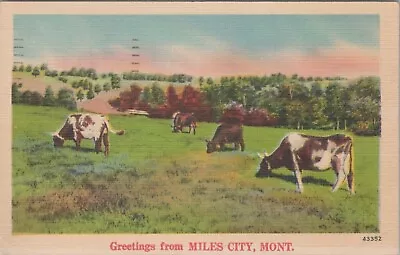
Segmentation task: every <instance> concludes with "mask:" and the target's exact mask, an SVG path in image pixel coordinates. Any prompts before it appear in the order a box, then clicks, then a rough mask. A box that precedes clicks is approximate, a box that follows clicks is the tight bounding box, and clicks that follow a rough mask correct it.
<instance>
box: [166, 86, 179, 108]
mask: <svg viewBox="0 0 400 255" xmlns="http://www.w3.org/2000/svg"><path fill="white" fill-rule="evenodd" d="M167 103H168V106H169V107H171V108H176V107H177V106H178V104H179V98H178V95H177V94H176V90H175V87H174V86H172V85H169V86H168V88H167Z"/></svg>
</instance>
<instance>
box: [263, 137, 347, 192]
mask: <svg viewBox="0 0 400 255" xmlns="http://www.w3.org/2000/svg"><path fill="white" fill-rule="evenodd" d="M259 156H260V157H261V158H262V161H261V163H260V167H259V170H258V171H257V173H256V177H263V176H269V174H270V173H271V170H273V169H276V168H280V167H286V168H288V169H289V170H291V171H293V173H294V175H295V176H296V185H297V191H298V192H300V193H302V192H303V182H302V177H301V173H302V171H303V170H312V171H325V170H328V169H333V170H334V171H335V174H336V182H335V184H334V185H333V187H332V191H333V192H334V191H337V190H338V189H339V187H340V185H341V184H342V183H343V182H344V181H345V179H346V177H347V184H348V189H349V191H350V192H351V193H352V194H353V193H354V169H353V141H352V139H351V137H349V136H346V135H343V134H335V135H331V136H325V137H319V136H310V135H304V134H299V133H291V134H289V135H287V136H285V137H284V138H283V139H282V141H281V143H280V145H279V146H278V148H276V149H275V151H274V152H272V153H271V155H268V154H267V153H265V154H264V155H261V154H259Z"/></svg>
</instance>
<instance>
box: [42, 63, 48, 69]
mask: <svg viewBox="0 0 400 255" xmlns="http://www.w3.org/2000/svg"><path fill="white" fill-rule="evenodd" d="M40 70H42V71H47V70H48V67H47V64H46V63H43V64H42V65H41V66H40Z"/></svg>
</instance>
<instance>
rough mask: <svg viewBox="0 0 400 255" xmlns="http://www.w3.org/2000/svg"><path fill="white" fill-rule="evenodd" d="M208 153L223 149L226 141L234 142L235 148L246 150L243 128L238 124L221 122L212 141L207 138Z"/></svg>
mask: <svg viewBox="0 0 400 255" xmlns="http://www.w3.org/2000/svg"><path fill="white" fill-rule="evenodd" d="M206 142H207V153H212V152H214V151H216V150H218V147H219V150H223V149H224V146H225V144H226V143H234V144H235V150H237V149H239V144H240V148H241V151H244V139H243V128H242V126H241V125H237V124H225V123H224V124H221V125H219V126H218V127H217V130H215V134H214V137H213V138H212V140H211V141H209V140H207V139H206Z"/></svg>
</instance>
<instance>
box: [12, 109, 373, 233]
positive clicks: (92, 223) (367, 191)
mask: <svg viewBox="0 0 400 255" xmlns="http://www.w3.org/2000/svg"><path fill="white" fill-rule="evenodd" d="M68 113H69V112H68V111H67V110H65V109H61V108H46V107H30V106H22V105H14V106H13V123H12V130H13V144H12V157H13V158H12V159H13V163H12V194H13V195H12V226H13V233H14V234H21V233H316V232H319V233H334V232H350V233H353V232H378V231H379V228H378V223H379V221H378V208H379V207H378V205H379V201H378V197H379V196H378V194H379V186H378V183H379V174H378V172H379V171H378V169H379V168H378V167H379V163H378V162H379V156H378V155H379V138H378V137H359V136H355V137H354V143H355V145H354V149H355V183H356V194H355V195H353V196H351V195H350V194H349V193H348V192H347V187H346V184H344V185H343V186H342V188H341V189H340V190H339V191H338V192H336V193H331V191H330V188H331V184H332V182H333V181H334V174H333V172H332V171H327V172H323V173H315V172H310V171H304V172H303V182H304V193H303V194H297V193H295V184H294V177H293V176H292V174H291V172H290V171H288V170H286V169H278V170H276V171H275V174H274V176H273V177H270V178H255V177H254V174H255V171H256V169H257V168H258V164H259V161H260V160H259V158H258V157H257V155H256V153H257V152H263V151H264V150H267V151H268V152H271V151H272V150H273V149H274V148H275V147H276V146H277V145H278V144H279V142H280V140H281V139H282V137H283V136H284V135H285V134H286V133H288V132H289V131H291V130H288V129H278V128H267V127H247V126H246V127H244V137H245V142H246V150H245V151H244V152H240V151H230V150H228V151H225V152H217V153H213V154H207V153H206V152H205V150H206V148H205V142H204V139H206V138H211V137H212V135H213V132H214V130H215V128H216V126H217V124H215V123H199V127H198V129H197V133H196V135H193V134H186V133H183V134H182V133H179V134H177V133H172V132H171V128H170V120H164V119H163V120H161V119H149V118H146V117H139V116H109V117H110V122H111V125H112V126H113V127H114V128H115V129H124V130H126V134H125V135H123V136H117V135H113V134H111V136H110V141H111V150H110V156H109V157H108V158H105V157H104V155H103V154H101V153H99V154H96V153H95V152H94V150H93V149H94V146H93V142H92V141H89V140H85V141H83V142H82V150H81V151H79V152H78V151H75V149H74V143H73V142H66V143H65V145H64V147H63V148H61V149H55V148H54V147H53V145H52V139H51V135H50V133H51V132H54V131H56V130H57V129H58V128H59V127H60V126H61V125H62V124H63V122H64V121H65V117H66V116H67V115H68ZM303 132H304V133H307V134H316V135H328V134H332V133H334V132H335V131H315V130H314V131H312V130H304V131H303Z"/></svg>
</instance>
